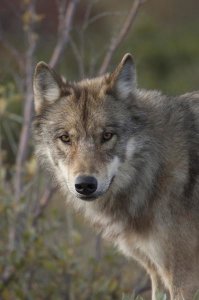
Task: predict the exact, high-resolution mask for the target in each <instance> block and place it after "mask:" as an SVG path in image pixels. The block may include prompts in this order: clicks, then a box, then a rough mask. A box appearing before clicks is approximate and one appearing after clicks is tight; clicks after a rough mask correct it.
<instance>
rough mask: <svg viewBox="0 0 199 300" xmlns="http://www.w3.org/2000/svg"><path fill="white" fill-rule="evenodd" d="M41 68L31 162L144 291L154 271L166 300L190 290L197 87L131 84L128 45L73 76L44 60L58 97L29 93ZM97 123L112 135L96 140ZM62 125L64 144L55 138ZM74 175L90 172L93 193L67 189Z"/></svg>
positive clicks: (197, 255) (196, 211)
mask: <svg viewBox="0 0 199 300" xmlns="http://www.w3.org/2000/svg"><path fill="white" fill-rule="evenodd" d="M45 68H46V65H45ZM41 70H42V67H41V64H40V65H39V67H38V68H37V69H36V72H35V79H34V82H35V83H37V84H34V86H35V90H34V92H35V108H36V117H35V120H34V124H33V128H34V138H35V143H36V155H37V156H38V158H39V159H40V161H41V163H42V164H44V166H45V168H47V169H48V170H49V171H50V173H51V174H53V177H54V178H55V180H56V181H57V182H58V184H59V186H60V188H61V190H62V191H63V193H64V194H65V195H66V201H67V202H68V203H69V204H70V205H72V206H73V207H74V209H75V210H77V211H81V212H82V214H84V215H85V217H86V218H87V219H89V220H90V222H91V223H92V224H93V225H94V226H95V227H96V229H97V230H98V231H99V232H101V233H102V234H103V236H104V237H105V238H107V239H109V240H111V241H112V242H113V243H114V244H115V245H117V246H118V247H119V248H120V249H121V251H123V252H124V253H125V254H126V255H128V256H132V257H134V258H136V259H137V260H138V261H140V262H141V264H142V265H143V266H144V267H145V268H146V270H147V271H148V272H149V274H150V276H151V279H152V287H153V291H152V297H153V299H155V294H156V291H157V289H159V288H160V286H159V281H160V280H159V279H161V281H162V283H163V284H164V286H165V288H166V289H167V290H168V291H169V293H170V296H171V299H176V300H177V299H191V298H192V297H193V295H194V293H195V292H196V291H197V289H199V176H198V175H199V171H198V170H199V169H198V167H199V92H193V93H188V94H186V95H182V96H179V97H168V96H165V95H162V94H161V93H160V92H158V91H146V90H142V89H138V88H137V87H136V82H135V78H136V74H135V66H134V64H133V61H132V59H131V56H130V55H129V54H128V55H126V56H125V57H124V58H123V60H122V61H121V63H120V64H119V65H118V67H117V68H116V70H115V71H114V72H113V73H111V74H106V75H104V76H102V77H99V78H95V79H86V80H83V81H81V82H76V83H68V82H66V83H65V82H62V83H60V82H61V81H60V79H58V77H57V75H55V73H54V72H53V71H52V70H50V69H49V72H50V74H51V75H52V74H53V75H52V76H53V78H54V81H53V82H54V85H53V86H56V87H57V86H59V88H60V97H59V98H58V99H54V100H53V102H52V98H51V103H47V101H46V100H48V99H44V100H43V102H42V97H38V93H39V92H40V93H41V88H42V82H41V81H38V78H41V76H40V75H41V72H42V71H41ZM45 71H46V69H45ZM43 74H44V73H42V75H43ZM47 78H49V74H48V72H47ZM50 79H52V77H50ZM43 80H44V81H45V80H46V79H43ZM38 82H39V83H40V84H41V85H40V86H38ZM53 82H52V81H51V86H52V83H53ZM121 89H122V90H121ZM125 91H126V92H125ZM46 95H48V92H47V91H46V90H45V96H46ZM38 102H39V105H38ZM105 130H106V131H107V130H108V131H111V132H113V133H114V135H113V137H112V139H111V140H110V141H108V142H106V143H102V135H103V132H104V131H105ZM66 132H67V133H69V135H70V136H71V140H72V142H71V145H66V144H63V143H62V142H61V141H60V136H61V135H62V134H64V133H66ZM78 174H89V175H94V176H96V178H97V179H98V182H99V191H97V193H96V195H95V197H94V198H93V199H91V200H93V201H85V200H89V199H84V200H82V199H79V198H78V197H79V196H78V195H76V194H75V191H74V186H73V185H74V178H75V177H76V176H77V175H78Z"/></svg>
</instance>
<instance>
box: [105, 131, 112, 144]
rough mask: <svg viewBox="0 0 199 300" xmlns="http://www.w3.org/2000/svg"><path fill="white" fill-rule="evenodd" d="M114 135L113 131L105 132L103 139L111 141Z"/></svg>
mask: <svg viewBox="0 0 199 300" xmlns="http://www.w3.org/2000/svg"><path fill="white" fill-rule="evenodd" d="M112 137H113V133H112V132H104V134H103V138H102V141H103V142H107V141H110V140H111V139H112Z"/></svg>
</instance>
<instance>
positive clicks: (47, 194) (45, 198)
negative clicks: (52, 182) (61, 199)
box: [33, 186, 57, 226]
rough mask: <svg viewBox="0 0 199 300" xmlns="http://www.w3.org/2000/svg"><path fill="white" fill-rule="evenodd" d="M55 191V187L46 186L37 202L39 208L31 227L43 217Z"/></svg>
mask: <svg viewBox="0 0 199 300" xmlns="http://www.w3.org/2000/svg"><path fill="white" fill-rule="evenodd" d="M56 190H57V188H56V187H51V186H47V187H46V189H45V190H44V193H43V195H42V197H41V198H40V201H39V206H38V207H37V210H36V212H35V214H34V217H33V226H35V225H36V224H37V222H38V220H39V218H40V217H41V216H42V215H43V213H44V210H45V208H46V207H47V206H48V204H49V203H50V201H51V199H52V196H53V195H54V193H55V191H56Z"/></svg>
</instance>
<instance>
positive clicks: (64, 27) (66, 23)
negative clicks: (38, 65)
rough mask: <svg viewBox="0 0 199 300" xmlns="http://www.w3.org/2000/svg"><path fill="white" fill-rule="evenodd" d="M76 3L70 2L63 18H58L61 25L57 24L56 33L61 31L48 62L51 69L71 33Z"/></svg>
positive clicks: (75, 0)
mask: <svg viewBox="0 0 199 300" xmlns="http://www.w3.org/2000/svg"><path fill="white" fill-rule="evenodd" d="M78 1H79V0H71V1H70V3H69V5H68V7H67V9H66V12H65V16H64V18H63V16H60V18H59V21H60V22H62V23H61V24H59V29H58V31H61V32H60V33H59V37H58V40H57V44H56V46H55V48H54V51H53V54H52V56H51V59H50V62H49V64H50V66H51V67H55V66H56V65H57V63H58V61H59V59H60V57H61V55H62V53H63V50H64V48H65V46H66V44H67V42H68V40H69V33H70V31H71V26H72V22H73V16H74V12H75V8H76V6H77V3H78ZM62 13H63V12H61V14H62Z"/></svg>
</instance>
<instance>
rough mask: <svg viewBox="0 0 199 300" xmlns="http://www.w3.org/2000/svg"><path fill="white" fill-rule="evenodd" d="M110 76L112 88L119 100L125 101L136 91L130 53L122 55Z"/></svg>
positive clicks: (134, 73) (134, 71) (134, 72)
mask: <svg viewBox="0 0 199 300" xmlns="http://www.w3.org/2000/svg"><path fill="white" fill-rule="evenodd" d="M110 76H111V81H112V88H113V90H114V91H115V92H116V94H117V95H118V97H119V98H122V99H126V98H127V97H128V96H129V94H130V93H132V92H133V91H134V90H135V89H136V70H135V65H134V62H133V57H132V55H131V54H130V53H127V54H125V55H124V57H123V59H122V61H121V62H120V64H119V65H118V66H117V68H116V69H115V70H114V72H113V73H112V74H111V75H110Z"/></svg>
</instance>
